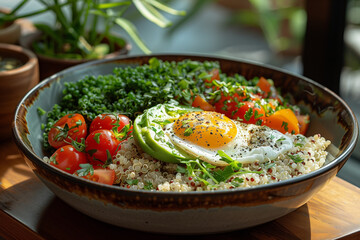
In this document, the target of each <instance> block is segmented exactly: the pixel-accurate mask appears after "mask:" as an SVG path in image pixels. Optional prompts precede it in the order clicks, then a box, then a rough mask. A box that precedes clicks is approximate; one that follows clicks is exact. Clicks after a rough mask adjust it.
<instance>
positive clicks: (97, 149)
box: [85, 129, 120, 166]
mask: <svg viewBox="0 0 360 240" xmlns="http://www.w3.org/2000/svg"><path fill="white" fill-rule="evenodd" d="M119 144H120V141H119V140H117V139H116V137H115V135H114V133H113V132H112V131H110V130H107V129H101V130H95V131H93V132H92V133H90V134H89V136H87V138H86V140H85V146H86V147H85V152H86V156H87V158H88V160H89V162H90V163H91V164H92V165H95V166H96V165H103V164H105V163H106V162H107V160H110V159H109V158H112V157H113V156H114V155H115V153H116V152H117V150H120V145H119Z"/></svg>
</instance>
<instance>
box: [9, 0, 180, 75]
mask: <svg viewBox="0 0 360 240" xmlns="http://www.w3.org/2000/svg"><path fill="white" fill-rule="evenodd" d="M37 1H38V2H39V3H41V5H42V9H39V10H35V11H33V12H30V13H27V14H26V15H17V16H16V15H13V16H11V17H8V19H12V20H14V19H16V18H19V17H24V16H25V17H26V16H34V15H39V14H43V13H49V12H50V13H52V16H53V17H54V18H55V22H54V23H53V24H48V23H46V24H44V23H36V24H35V27H36V28H37V29H38V30H39V32H38V33H34V34H31V35H29V36H26V37H24V38H22V39H21V41H20V44H21V45H22V46H24V47H27V48H30V49H31V50H33V51H34V52H35V53H36V54H37V56H38V58H39V63H40V71H41V76H40V77H41V79H42V78H44V77H47V76H49V75H51V74H53V73H55V72H58V71H59V70H61V69H64V68H66V67H69V66H72V65H76V64H78V63H82V62H84V61H89V60H93V59H100V58H107V57H112V56H114V54H126V53H127V52H128V51H129V49H130V46H129V44H127V43H126V41H125V40H124V39H123V38H121V37H119V36H116V35H115V34H114V33H113V31H112V30H113V29H114V28H115V27H120V28H122V29H124V30H125V32H126V33H127V34H128V35H129V36H130V37H131V38H132V39H133V41H134V43H135V44H137V45H138V46H139V48H140V49H141V50H142V51H143V52H144V53H146V54H148V53H150V52H151V51H150V50H149V49H148V47H147V46H146V44H145V43H144V42H143V41H142V40H141V38H140V35H139V33H138V31H137V29H136V27H135V25H134V24H132V23H131V21H130V20H129V19H127V18H126V17H125V15H124V14H125V13H126V12H127V11H128V10H129V9H132V10H136V11H138V12H139V13H140V14H141V15H142V16H144V17H145V18H147V19H148V20H150V21H152V22H154V23H155V24H157V25H158V26H160V27H168V26H170V25H171V22H170V21H169V20H168V19H167V18H165V17H164V16H163V14H162V13H161V12H166V13H168V14H172V15H184V14H185V12H184V11H178V10H175V9H173V8H170V7H169V6H167V5H165V4H163V3H162V2H160V1H158V0H131V1H130V0H122V1H120V0H117V1H111V0H107V1H103V0H64V1H59V0H53V1H46V0H37ZM27 2H28V0H22V1H21V2H20V3H19V5H18V6H16V7H15V9H20V8H22V7H24V6H25V4H26V3H27ZM108 54H111V55H110V56H109V55H108ZM53 67H56V68H55V69H51V68H53ZM45 70H46V72H45Z"/></svg>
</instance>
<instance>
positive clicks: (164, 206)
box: [13, 55, 359, 234]
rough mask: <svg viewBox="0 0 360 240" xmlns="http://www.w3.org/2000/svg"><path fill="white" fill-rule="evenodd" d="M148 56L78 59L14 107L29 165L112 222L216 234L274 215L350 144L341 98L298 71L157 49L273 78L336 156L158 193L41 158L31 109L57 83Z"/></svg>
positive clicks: (337, 163)
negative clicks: (258, 180) (289, 170)
mask: <svg viewBox="0 0 360 240" xmlns="http://www.w3.org/2000/svg"><path fill="white" fill-rule="evenodd" d="M151 57H152V56H134V57H125V58H116V59H111V60H101V61H96V62H91V63H86V64H82V65H79V66H76V67H73V68H70V69H68V70H65V71H63V72H60V73H58V74H56V75H53V76H52V77H50V78H48V79H46V80H45V81H43V82H41V83H40V84H38V85H37V86H36V87H35V88H33V89H32V90H31V91H30V92H29V93H28V94H27V95H26V96H25V97H24V98H23V100H22V101H21V102H20V104H19V106H18V108H17V111H16V113H15V119H14V125H13V134H14V137H15V140H16V143H17V145H18V147H19V149H20V150H21V151H22V153H23V155H24V157H25V159H26V162H27V164H28V165H29V166H30V167H31V168H32V169H33V171H34V173H35V174H36V175H37V176H38V177H39V178H40V179H41V180H42V181H43V182H44V183H45V184H46V185H47V186H48V187H49V188H50V189H51V190H52V191H53V192H54V193H55V194H56V195H57V196H58V197H60V198H61V199H63V200H64V201H65V202H67V203H68V204H69V205H71V206H73V207H74V208H75V209H77V210H79V211H81V212H83V213H84V214H87V215H89V216H91V217H93V218H96V219H98V220H101V221H104V222H108V223H111V224H114V225H117V226H121V227H125V228H131V229H137V230H142V231H149V232H158V233H176V234H179V233H180V234H194V233H197V234H199V233H215V232H224V231H231V230H236V229H242V228H247V227H250V226H254V225H258V224H261V223H265V222H268V221H271V220H274V219H276V218H279V217H281V216H283V215H285V214H287V213H289V212H291V211H293V210H295V209H297V208H299V207H300V206H302V205H303V204H305V203H306V202H307V201H308V200H309V199H310V198H311V197H312V196H313V195H314V194H315V193H316V192H318V191H319V190H320V189H321V188H322V187H324V185H325V184H326V183H327V182H329V181H330V180H331V179H332V178H333V177H334V176H335V175H336V174H337V172H338V171H339V170H340V168H341V167H342V166H343V165H344V164H345V162H346V160H347V159H348V158H349V156H350V155H351V153H352V151H353V150H354V148H355V143H356V141H357V138H358V131H359V130H358V125H357V121H356V119H355V116H354V114H353V113H352V111H351V110H350V108H349V107H348V106H347V105H346V103H345V102H344V101H343V100H342V99H340V98H339V97H338V96H337V95H335V94H334V93H333V92H331V91H330V90H328V89H327V88H325V87H323V86H321V85H319V84H317V83H315V82H314V81H311V80H309V79H306V78H304V77H301V76H297V75H292V74H290V73H286V72H284V71H282V70H279V69H275V68H271V67H268V66H264V65H260V64H255V63H250V62H246V61H239V60H234V59H228V58H216V57H210V56H190V55H156V57H158V58H160V59H163V60H168V61H180V60H183V59H192V60H199V61H205V60H211V61H213V60H215V61H219V62H220V65H221V69H222V71H223V72H225V73H228V74H233V73H239V74H242V75H244V76H245V77H247V78H252V77H254V76H264V77H266V78H271V79H273V80H274V82H275V85H276V86H277V87H280V88H281V90H282V93H283V94H287V93H289V94H291V95H292V96H293V101H294V103H296V104H299V105H300V106H301V107H302V108H303V109H304V110H305V111H308V112H309V113H310V116H311V125H310V128H309V130H308V135H313V134H316V133H320V134H321V135H322V136H324V137H325V138H326V139H329V140H331V141H332V144H333V146H332V147H330V148H328V151H329V152H330V154H331V155H333V156H334V157H335V158H334V159H333V160H327V162H326V165H325V166H323V167H322V168H320V169H319V170H316V171H314V172H312V173H310V174H307V175H302V176H299V177H297V178H294V179H291V180H286V181H282V182H277V183H272V184H268V185H263V186H257V187H253V188H248V189H237V190H227V191H205V192H190V193H162V192H153V191H145V190H142V191H139V190H129V189H124V188H120V187H116V186H105V185H102V184H98V183H94V182H90V181H87V180H85V179H80V178H77V177H74V176H72V175H70V174H67V173H64V172H62V171H60V170H58V169H56V168H54V167H52V166H50V165H48V164H46V163H44V162H43V161H42V160H41V159H42V158H43V157H44V155H43V151H42V143H41V141H42V137H41V136H42V130H41V123H43V122H44V121H45V116H39V115H38V113H37V108H38V107H41V108H43V109H45V110H50V109H51V107H52V106H53V105H54V104H55V103H58V102H59V100H60V98H61V91H62V89H63V83H64V82H68V81H77V80H78V79H81V78H83V77H84V76H86V75H99V74H110V73H112V70H113V68H114V67H125V66H136V65H139V64H145V63H147V62H148V60H149V59H150V58H151Z"/></svg>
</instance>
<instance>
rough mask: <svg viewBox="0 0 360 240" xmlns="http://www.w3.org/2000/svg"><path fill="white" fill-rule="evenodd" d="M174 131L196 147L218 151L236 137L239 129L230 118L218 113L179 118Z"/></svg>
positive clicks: (186, 115) (194, 113)
mask: <svg viewBox="0 0 360 240" xmlns="http://www.w3.org/2000/svg"><path fill="white" fill-rule="evenodd" d="M173 130H174V133H175V135H177V136H178V137H179V138H182V139H183V140H186V141H188V142H191V143H193V144H195V145H198V146H201V147H204V148H210V149H216V148H220V147H222V146H225V145H226V144H228V143H229V142H231V140H233V139H234V138H235V137H236V134H237V128H236V125H235V123H234V122H233V121H231V119H230V118H228V117H226V116H225V115H223V114H220V113H216V112H207V111H203V112H190V113H187V114H184V115H182V116H181V117H180V118H178V119H177V120H176V121H175V123H174V125H173Z"/></svg>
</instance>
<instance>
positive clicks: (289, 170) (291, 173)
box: [109, 134, 330, 192]
mask: <svg viewBox="0 0 360 240" xmlns="http://www.w3.org/2000/svg"><path fill="white" fill-rule="evenodd" d="M288 135H289V136H290V137H291V138H293V140H294V147H293V148H292V149H290V150H289V151H288V152H285V153H284V154H281V155H279V156H278V158H276V159H274V160H271V161H268V162H264V163H259V162H254V163H251V164H244V165H243V168H245V169H247V170H249V171H257V172H258V173H243V174H237V175H234V176H232V177H231V178H229V179H227V180H226V181H225V182H220V183H218V184H215V183H214V182H212V180H211V179H209V180H208V181H209V182H210V183H213V184H210V185H205V184H204V183H203V182H201V181H198V180H197V179H196V177H193V176H188V175H186V173H182V172H179V171H178V166H179V165H178V164H175V163H166V162H162V161H159V160H156V159H155V158H153V157H151V156H150V155H148V154H147V153H145V152H144V151H143V150H142V149H141V147H139V146H138V145H137V143H136V142H135V140H134V139H133V138H129V139H128V140H127V141H125V142H123V143H122V144H121V150H119V151H118V153H117V154H116V156H115V159H114V160H113V163H112V164H110V165H109V167H110V168H111V169H114V170H115V173H116V180H115V183H114V184H115V185H119V186H121V187H125V188H129V189H145V190H158V191H163V192H170V191H171V192H188V191H206V190H220V189H233V188H248V187H253V186H258V185H264V184H269V183H273V182H279V181H284V180H287V179H291V178H294V177H296V176H299V175H303V174H307V173H310V172H312V171H315V170H317V169H319V168H321V167H322V166H323V165H324V163H325V159H326V156H327V152H326V151H325V150H326V148H327V147H328V146H329V145H330V141H328V140H326V139H325V138H323V137H321V136H320V134H316V135H314V136H311V137H307V138H306V137H304V136H302V135H290V134H288Z"/></svg>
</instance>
